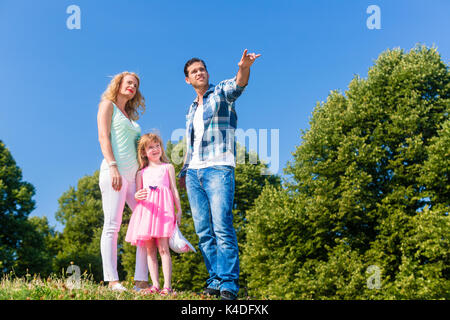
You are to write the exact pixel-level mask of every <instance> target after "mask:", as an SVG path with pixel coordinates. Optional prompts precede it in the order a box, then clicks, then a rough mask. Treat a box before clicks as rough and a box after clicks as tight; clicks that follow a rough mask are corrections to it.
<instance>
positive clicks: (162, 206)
mask: <svg viewBox="0 0 450 320" xmlns="http://www.w3.org/2000/svg"><path fill="white" fill-rule="evenodd" d="M142 182H143V183H142V187H143V188H149V189H150V192H149V193H148V196H147V199H145V200H141V201H139V202H138V204H137V205H136V208H135V209H134V211H133V214H132V215H131V219H130V223H129V224H128V230H127V235H126V237H125V241H127V242H130V243H131V244H132V245H138V246H142V245H145V241H147V240H150V239H151V238H163V237H167V238H169V237H171V236H172V233H173V230H174V227H175V217H174V204H173V195H172V191H171V189H170V178H169V164H167V163H163V164H161V165H159V166H157V167H146V168H144V169H143V170H142Z"/></svg>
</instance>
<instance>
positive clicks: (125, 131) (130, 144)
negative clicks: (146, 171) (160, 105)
mask: <svg viewBox="0 0 450 320" xmlns="http://www.w3.org/2000/svg"><path fill="white" fill-rule="evenodd" d="M113 106H114V111H113V115H112V119H111V146H112V150H113V154H114V158H115V159H116V162H117V167H118V169H119V172H120V174H121V175H124V176H130V177H133V178H134V175H135V174H136V171H137V169H138V167H139V164H138V161H137V144H138V141H139V138H140V137H141V127H140V126H139V125H138V124H137V123H136V122H134V121H133V120H130V119H128V118H127V117H125V115H124V114H123V113H122V111H120V109H119V108H118V107H117V106H116V105H115V103H114V102H113Z"/></svg>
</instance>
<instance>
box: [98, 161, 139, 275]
mask: <svg viewBox="0 0 450 320" xmlns="http://www.w3.org/2000/svg"><path fill="white" fill-rule="evenodd" d="M131 177H133V178H131ZM99 185H100V190H101V192H102V206H103V214H104V222H103V232H102V237H101V242H100V251H101V254H102V261H103V277H104V280H105V281H118V280H119V275H118V273H117V237H118V233H119V230H120V225H121V224H122V213H123V209H124V208H125V202H126V203H127V204H128V207H130V209H131V210H134V208H135V207H136V200H135V199H134V194H135V192H136V183H135V180H134V176H133V175H128V179H127V178H126V177H125V176H123V175H122V188H121V189H120V191H115V190H114V189H113V188H112V185H111V176H110V173H109V167H108V164H107V163H106V161H105V160H103V162H102V165H101V167H100V177H99ZM134 280H135V281H148V268H147V249H146V248H145V247H140V246H137V247H136V267H135V273H134Z"/></svg>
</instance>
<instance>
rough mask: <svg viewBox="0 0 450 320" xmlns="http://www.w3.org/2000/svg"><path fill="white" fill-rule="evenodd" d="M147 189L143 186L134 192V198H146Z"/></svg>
mask: <svg viewBox="0 0 450 320" xmlns="http://www.w3.org/2000/svg"><path fill="white" fill-rule="evenodd" d="M147 196H148V189H147V188H143V189H141V190H139V191H138V192H136V193H135V194H134V198H135V199H136V200H138V201H140V200H145V199H147Z"/></svg>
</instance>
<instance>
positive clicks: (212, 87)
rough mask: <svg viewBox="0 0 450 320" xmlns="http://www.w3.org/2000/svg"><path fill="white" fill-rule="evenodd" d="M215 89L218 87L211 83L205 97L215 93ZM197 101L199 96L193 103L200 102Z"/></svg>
mask: <svg viewBox="0 0 450 320" xmlns="http://www.w3.org/2000/svg"><path fill="white" fill-rule="evenodd" d="M215 87H216V86H215V85H213V84H211V83H210V84H209V87H208V90H206V92H205V94H204V95H203V97H204V96H206V95H208V94H209V93H211V92H213V91H214V88H215ZM197 99H198V96H197V97H195V99H194V101H193V103H197V102H198V101H197Z"/></svg>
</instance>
